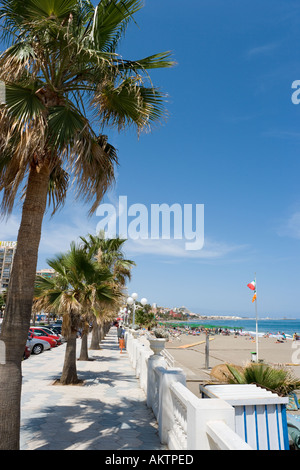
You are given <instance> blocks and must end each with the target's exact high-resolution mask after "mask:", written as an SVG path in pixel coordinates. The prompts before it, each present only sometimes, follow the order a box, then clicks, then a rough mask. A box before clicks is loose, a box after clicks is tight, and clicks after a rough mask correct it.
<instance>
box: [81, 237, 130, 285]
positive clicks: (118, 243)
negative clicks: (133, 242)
mask: <svg viewBox="0 0 300 470" xmlns="http://www.w3.org/2000/svg"><path fill="white" fill-rule="evenodd" d="M80 238H81V240H82V247H83V248H84V249H85V250H86V251H87V253H89V255H90V256H91V257H94V258H95V259H96V260H97V261H98V263H99V264H100V265H102V266H106V267H107V268H109V269H110V271H111V272H112V274H113V276H114V279H115V282H116V284H118V285H121V286H125V284H126V281H127V280H130V279H131V270H132V268H133V266H136V264H135V262H134V261H133V260H130V259H126V258H125V257H124V252H123V249H124V244H125V242H126V241H127V240H126V239H122V238H119V237H115V238H106V237H105V232H104V231H101V232H100V233H99V234H97V235H91V234H88V236H87V237H80Z"/></svg>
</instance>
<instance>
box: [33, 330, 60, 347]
mask: <svg viewBox="0 0 300 470" xmlns="http://www.w3.org/2000/svg"><path fill="white" fill-rule="evenodd" d="M29 331H30V332H31V333H34V334H38V333H39V335H43V336H47V337H49V338H52V339H55V341H56V342H57V344H58V345H60V344H61V337H60V336H59V335H57V334H56V333H54V332H53V331H52V330H50V329H49V328H47V327H45V326H32V327H30V328H29Z"/></svg>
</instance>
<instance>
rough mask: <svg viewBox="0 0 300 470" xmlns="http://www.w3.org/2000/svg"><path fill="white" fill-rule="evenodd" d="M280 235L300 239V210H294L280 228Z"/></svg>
mask: <svg viewBox="0 0 300 470" xmlns="http://www.w3.org/2000/svg"><path fill="white" fill-rule="evenodd" d="M278 235H280V236H285V237H290V238H296V239H300V211H297V212H294V213H293V214H292V215H291V216H290V217H289V218H288V219H287V221H286V222H285V223H284V224H282V226H281V227H280V229H279V230H278Z"/></svg>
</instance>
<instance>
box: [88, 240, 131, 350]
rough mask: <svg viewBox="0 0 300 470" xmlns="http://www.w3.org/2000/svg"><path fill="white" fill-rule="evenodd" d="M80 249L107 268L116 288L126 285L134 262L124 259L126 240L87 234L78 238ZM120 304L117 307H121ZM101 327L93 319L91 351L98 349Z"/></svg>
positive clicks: (98, 320) (100, 321)
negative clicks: (79, 239)
mask: <svg viewBox="0 0 300 470" xmlns="http://www.w3.org/2000/svg"><path fill="white" fill-rule="evenodd" d="M80 238H81V240H82V247H83V249H84V250H85V251H86V252H87V254H88V255H89V256H90V257H91V258H93V259H95V260H97V262H98V264H99V265H100V266H103V267H106V268H108V269H109V270H110V271H111V273H112V275H113V279H114V282H115V285H116V286H117V288H122V287H124V286H125V285H126V281H127V280H130V279H131V269H132V268H133V266H135V262H134V261H132V260H129V259H126V258H125V257H124V253H123V247H124V243H125V242H126V239H121V238H119V237H116V238H112V239H108V238H106V237H105V232H104V231H101V232H100V233H99V234H97V235H92V234H88V236H87V237H80ZM121 303H122V302H120V305H119V307H121ZM115 311H116V310H115ZM101 327H102V318H101V316H100V317H98V319H94V322H93V330H92V333H93V334H92V342H91V349H100V341H101V339H102V338H101V334H100V331H99V329H101Z"/></svg>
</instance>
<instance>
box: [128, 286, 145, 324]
mask: <svg viewBox="0 0 300 470" xmlns="http://www.w3.org/2000/svg"><path fill="white" fill-rule="evenodd" d="M137 298H138V295H137V293H136V292H134V293H133V294H131V296H130V297H128V299H127V304H128V305H132V309H133V317H132V326H133V327H134V326H135V308H136V303H135V302H136V300H137ZM146 303H147V299H145V298H144V297H143V298H142V299H141V304H142V305H143V306H144V305H146Z"/></svg>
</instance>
